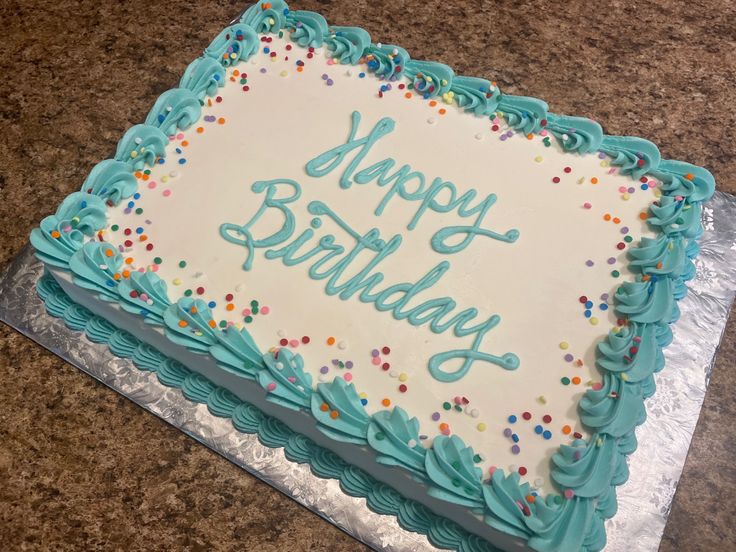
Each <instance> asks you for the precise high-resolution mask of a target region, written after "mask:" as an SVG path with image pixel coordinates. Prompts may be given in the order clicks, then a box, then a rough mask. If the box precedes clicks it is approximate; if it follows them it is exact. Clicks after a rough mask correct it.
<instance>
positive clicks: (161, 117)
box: [158, 114, 166, 123]
mask: <svg viewBox="0 0 736 552" xmlns="http://www.w3.org/2000/svg"><path fill="white" fill-rule="evenodd" d="M164 119H166V117H165V116H164V115H163V114H161V115H159V116H158V122H159V123H163V122H164Z"/></svg>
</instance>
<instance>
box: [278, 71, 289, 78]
mask: <svg viewBox="0 0 736 552" xmlns="http://www.w3.org/2000/svg"><path fill="white" fill-rule="evenodd" d="M279 74H280V75H281V76H282V77H285V76H286V75H288V74H289V72H288V71H281V73H279Z"/></svg>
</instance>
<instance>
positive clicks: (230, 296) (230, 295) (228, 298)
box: [225, 293, 233, 301]
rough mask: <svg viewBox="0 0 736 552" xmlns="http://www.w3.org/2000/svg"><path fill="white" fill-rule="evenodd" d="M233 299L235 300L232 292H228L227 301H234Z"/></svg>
mask: <svg viewBox="0 0 736 552" xmlns="http://www.w3.org/2000/svg"><path fill="white" fill-rule="evenodd" d="M232 300H233V294H232V293H228V294H227V295H226V296H225V301H232Z"/></svg>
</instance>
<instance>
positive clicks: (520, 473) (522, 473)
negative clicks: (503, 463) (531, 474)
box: [519, 466, 526, 475]
mask: <svg viewBox="0 0 736 552" xmlns="http://www.w3.org/2000/svg"><path fill="white" fill-rule="evenodd" d="M519 475H526V468H525V467H524V466H521V467H520V468H519Z"/></svg>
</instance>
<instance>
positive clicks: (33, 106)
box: [0, 0, 736, 551]
mask: <svg viewBox="0 0 736 552" xmlns="http://www.w3.org/2000/svg"><path fill="white" fill-rule="evenodd" d="M550 4H551V3H542V2H540V3H539V4H538V5H535V4H533V3H531V2H513V1H511V0H508V1H505V2H490V1H485V0H473V1H469V2H461V3H455V2H440V1H437V0H406V1H399V2H382V1H380V0H379V1H374V2H367V1H365V0H355V1H352V2H341V1H337V0H335V1H331V0H322V1H316V0H310V1H297V0H294V1H293V2H292V8H296V9H310V10H316V11H319V12H321V13H322V14H323V15H324V16H325V17H326V18H327V19H328V21H330V22H331V23H334V24H341V25H348V24H353V25H360V26H363V27H364V28H366V29H367V30H368V31H369V32H370V33H371V36H372V37H373V38H374V40H376V41H377V40H381V41H383V42H387V43H398V44H401V45H402V46H405V47H406V48H407V50H408V51H409V52H410V53H412V55H413V56H414V57H417V58H424V59H433V60H440V61H443V62H445V63H447V64H449V65H451V66H453V67H454V68H455V69H456V70H457V71H458V72H459V73H462V74H469V75H481V76H486V77H489V78H491V79H493V80H496V81H497V82H498V83H499V85H500V86H501V87H502V90H504V91H506V92H509V93H513V94H520V95H530V96H536V97H542V98H544V99H545V100H546V101H547V102H548V103H549V104H550V106H551V109H553V110H554V111H555V112H559V113H572V114H576V115H584V116H588V117H591V118H593V119H596V120H598V121H601V122H602V124H603V126H604V128H605V129H606V131H607V132H608V133H610V134H622V135H627V134H631V135H639V136H644V137H648V138H650V139H652V140H654V141H655V142H656V143H657V144H658V145H659V146H660V148H661V150H662V153H663V156H664V157H666V158H671V159H683V160H687V161H690V162H692V163H695V164H698V165H703V166H705V167H707V168H709V169H710V170H711V171H712V172H713V173H714V174H715V176H716V179H717V181H718V188H719V189H720V190H724V191H729V192H736V179H735V178H734V176H733V174H734V169H736V165H735V164H734V149H735V148H734V142H735V140H734V138H736V136H734V134H735V131H734V129H735V128H736V125H734V123H735V122H736V121H735V120H734V119H735V116H734V100H735V99H736V98H735V97H734V92H733V90H734V89H736V31H735V30H734V29H735V27H734V21H736V7H735V5H734V3H732V2H730V0H709V1H703V0H691V1H689V2H667V1H663V0H661V1H659V2H636V0H618V1H613V2H611V3H609V4H608V5H607V6H605V7H604V6H603V5H602V4H600V3H598V2H588V1H585V0H576V1H571V2H566V3H562V2H559V4H560V6H564V7H552V6H551V5H550ZM243 6H244V2H241V1H225V0H223V1H220V2H188V1H185V0H168V1H166V2H158V1H156V0H147V1H140V0H129V1H126V2H99V0H98V1H88V0H85V1H80V2H71V1H69V0H54V1H51V0H4V1H3V2H2V5H0V21H2V27H3V28H2V33H1V36H0V51H1V52H3V53H4V55H2V56H0V67H1V68H2V75H3V79H2V80H0V98H2V100H0V120H1V121H2V127H1V129H2V132H1V133H0V236H2V240H0V267H3V266H5V265H7V263H8V262H9V260H10V259H11V258H12V257H13V256H14V255H15V254H16V253H17V252H18V251H19V250H20V249H21V248H22V246H23V245H24V244H25V243H26V242H27V236H28V234H29V232H30V230H31V228H32V227H33V226H34V225H36V224H37V223H38V222H39V221H40V219H41V218H42V217H43V216H45V215H47V214H50V213H51V212H52V211H53V209H54V208H55V206H56V205H57V204H58V203H59V202H60V201H61V200H62V199H63V198H64V197H65V196H66V195H67V194H69V193H71V192H72V191H76V190H77V189H78V188H79V186H80V184H81V182H83V180H84V178H85V176H86V175H87V173H88V172H89V170H90V169H91V167H92V166H93V165H94V164H95V163H96V162H97V161H99V160H101V159H105V158H107V157H109V156H110V155H111V153H112V152H113V151H114V147H115V144H116V143H117V140H118V139H119V137H120V136H122V134H123V132H124V131H125V129H126V128H128V127H129V126H130V125H132V124H133V123H136V122H140V121H142V120H143V119H144V118H145V115H146V113H147V112H148V110H149V108H150V106H151V105H152V104H153V101H154V99H155V98H156V97H157V96H158V95H159V94H160V93H161V92H163V91H164V90H166V89H168V88H171V87H172V86H174V85H175V84H176V83H177V82H178V80H179V77H180V75H181V73H182V72H183V71H184V68H185V67H186V65H187V64H188V63H189V62H190V61H191V60H192V59H194V58H195V57H197V56H198V55H199V54H200V52H201V50H202V49H203V48H204V46H206V45H207V44H208V43H209V41H210V40H211V39H212V38H213V37H214V36H215V35H216V34H217V33H218V32H219V31H220V29H221V28H222V27H223V26H224V25H225V24H226V23H227V22H228V21H229V20H231V19H232V18H233V17H234V16H235V15H236V14H237V13H238V12H239V11H240V10H241V9H242V8H243ZM402 20H403V24H402V23H401V21H402ZM0 336H2V341H1V342H0V404H2V409H0V504H2V508H0V542H2V543H3V546H4V547H5V549H8V547H9V548H10V549H12V550H16V549H24V550H25V549H29V550H30V549H33V550H39V549H61V548H63V549H84V550H93V549H112V548H120V549H122V548H125V549H149V550H172V549H191V550H199V549H202V550H204V549H216V550H230V549H232V550H235V549H238V550H263V551H271V550H273V551H276V550H314V551H317V550H329V551H344V550H351V551H353V550H361V549H364V547H362V546H361V545H360V544H358V543H357V542H356V541H354V540H353V539H352V538H351V537H349V536H347V535H345V534H344V533H342V532H341V531H340V530H338V529H336V528H335V527H333V526H331V525H329V524H328V523H326V522H324V521H322V520H321V519H319V518H318V517H317V516H315V515H313V514H312V513H311V512H309V511H308V510H306V509H304V508H302V507H301V506H299V505H297V504H296V503H295V502H293V501H292V500H290V499H288V498H286V497H284V496H283V495H281V494H279V493H278V492H277V491H275V490H273V489H272V488H270V487H269V486H267V485H265V484H264V483H261V482H260V481H258V480H256V479H255V478H253V477H251V476H250V475H248V474H247V473H245V472H243V471H241V470H240V469H238V468H236V467H235V466H233V465H232V464H230V463H229V462H227V461H226V460H224V459H223V458H221V457H219V456H217V455H216V454H214V453H213V452H211V451H210V450H208V449H206V448H205V447H203V446H201V445H199V444H197V443H196V442H195V441H194V440H192V439H190V438H189V437H187V436H185V435H184V434H183V433H181V432H180V431H178V430H177V429H174V428H172V427H170V426H168V425H167V424H166V423H164V422H162V421H160V420H159V419H157V418H156V417H154V416H152V415H150V414H148V413H146V412H145V411H143V410H141V409H139V408H138V407H136V406H135V405H134V404H133V403H131V402H129V401H128V400H126V399H124V398H122V397H120V396H119V395H117V394H116V393H114V392H113V391H110V390H109V389H107V388H105V387H103V386H102V385H101V384H98V383H97V382H96V381H94V380H92V379H91V378H89V377H88V376H86V375H84V374H83V373H82V372H80V371H78V370H77V369H76V368H74V367H72V366H70V365H68V364H66V363H64V362H63V361H61V360H59V359H58V358H57V357H55V356H54V355H53V354H51V353H49V352H48V351H46V350H44V349H42V348H41V347H39V346H37V345H35V344H34V343H33V342H31V341H30V340H28V339H26V338H24V337H22V336H20V335H18V334H16V333H14V332H13V331H11V330H10V329H8V328H7V327H5V326H2V325H0ZM735 364H736V321H735V320H734V317H733V316H732V317H731V321H730V322H729V325H728V327H727V330H726V336H725V338H724V341H723V345H722V347H721V351H720V353H719V356H718V362H717V364H716V367H715V369H714V371H713V376H712V379H711V383H710V388H709V390H708V394H707V396H706V399H705V405H704V407H703V410H702V414H701V417H700V421H699V423H698V428H697V430H696V432H695V436H694V439H693V444H692V447H691V450H690V453H689V456H688V460H687V463H686V465H685V471H684V473H683V476H682V480H681V483H680V487H679V489H678V491H677V494H676V496H675V500H674V504H673V507H672V513H671V516H670V520H669V523H668V525H667V528H666V531H665V535H664V540H663V542H662V547H661V550H663V551H670V550H689V551H697V550H729V549H731V550H733V549H734V548H736V527H735V525H734V523H733V514H732V504H734V503H736V468H735V467H734V463H733V460H732V459H733V456H734V454H736V424H735V423H734V421H735V420H736V401H734V400H733V396H732V395H731V392H730V391H729V389H733V388H735V387H736V372H734V371H733V370H729V368H733V367H734V365H735ZM729 545H730V546H729ZM634 548H635V545H634Z"/></svg>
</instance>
